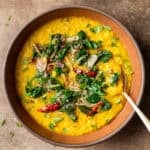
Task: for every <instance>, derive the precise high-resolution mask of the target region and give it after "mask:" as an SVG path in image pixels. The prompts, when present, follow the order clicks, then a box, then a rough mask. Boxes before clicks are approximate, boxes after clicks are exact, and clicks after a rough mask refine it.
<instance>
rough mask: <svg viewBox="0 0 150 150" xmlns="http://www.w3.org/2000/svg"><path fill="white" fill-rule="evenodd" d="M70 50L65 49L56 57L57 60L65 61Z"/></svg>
mask: <svg viewBox="0 0 150 150" xmlns="http://www.w3.org/2000/svg"><path fill="white" fill-rule="evenodd" d="M68 50H69V47H65V48H63V49H62V50H61V51H59V52H58V54H57V56H56V60H60V61H61V60H63V59H64V57H65V55H66V54H67V52H68Z"/></svg>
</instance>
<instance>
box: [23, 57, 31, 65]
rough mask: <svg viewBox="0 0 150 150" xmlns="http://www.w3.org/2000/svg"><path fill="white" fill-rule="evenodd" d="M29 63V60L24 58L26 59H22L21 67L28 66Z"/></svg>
mask: <svg viewBox="0 0 150 150" xmlns="http://www.w3.org/2000/svg"><path fill="white" fill-rule="evenodd" d="M30 62H31V58H29V57H26V58H24V60H23V62H22V64H23V65H28V64H29V63H30Z"/></svg>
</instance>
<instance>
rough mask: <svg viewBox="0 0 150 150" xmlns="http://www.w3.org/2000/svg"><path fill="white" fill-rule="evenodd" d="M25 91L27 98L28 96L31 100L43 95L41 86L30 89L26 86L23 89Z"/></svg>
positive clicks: (43, 91)
mask: <svg viewBox="0 0 150 150" xmlns="http://www.w3.org/2000/svg"><path fill="white" fill-rule="evenodd" d="M25 91H26V94H27V96H29V97H31V98H37V97H40V96H42V95H43V94H44V93H45V90H44V88H43V87H41V86H36V87H30V86H28V85H27V86H26V87H25Z"/></svg>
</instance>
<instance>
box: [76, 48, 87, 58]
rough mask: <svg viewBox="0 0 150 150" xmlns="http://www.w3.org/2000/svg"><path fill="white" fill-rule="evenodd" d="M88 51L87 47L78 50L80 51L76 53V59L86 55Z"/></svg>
mask: <svg viewBox="0 0 150 150" xmlns="http://www.w3.org/2000/svg"><path fill="white" fill-rule="evenodd" d="M86 54H87V51H86V50H85V49H81V50H79V51H78V53H77V54H76V55H75V59H79V58H80V57H81V56H83V55H86Z"/></svg>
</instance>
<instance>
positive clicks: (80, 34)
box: [77, 30, 86, 40]
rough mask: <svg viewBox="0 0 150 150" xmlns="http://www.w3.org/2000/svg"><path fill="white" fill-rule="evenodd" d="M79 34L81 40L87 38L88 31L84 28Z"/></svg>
mask: <svg viewBox="0 0 150 150" xmlns="http://www.w3.org/2000/svg"><path fill="white" fill-rule="evenodd" d="M77 35H78V37H79V39H80V40H83V39H85V38H86V33H85V32H84V31H82V30H81V31H80V32H78V34H77Z"/></svg>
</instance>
